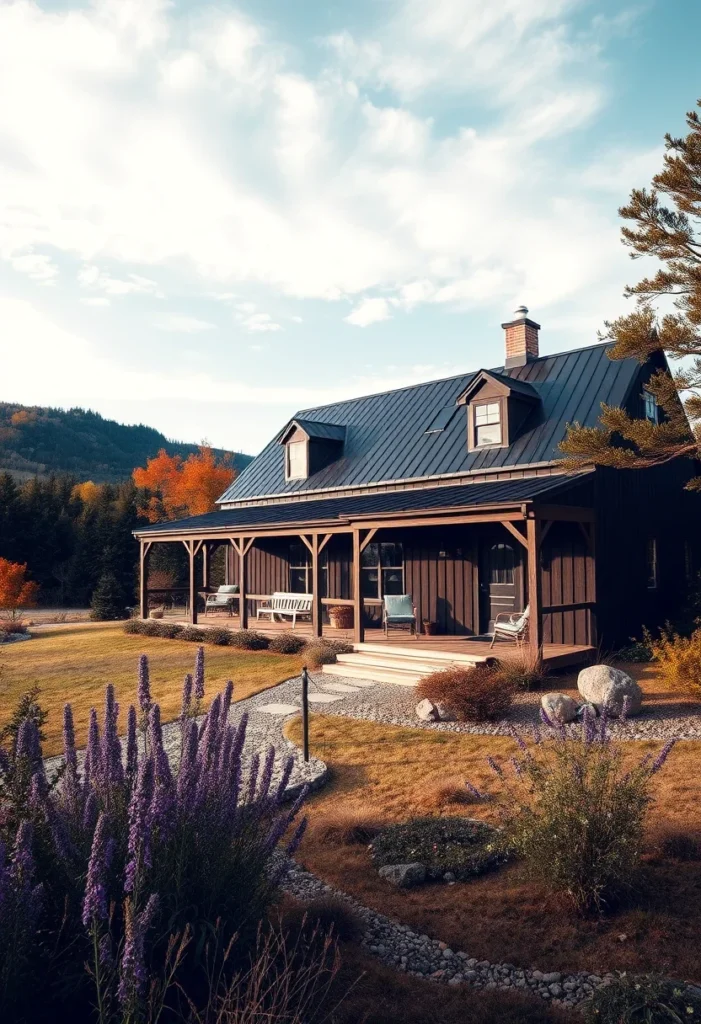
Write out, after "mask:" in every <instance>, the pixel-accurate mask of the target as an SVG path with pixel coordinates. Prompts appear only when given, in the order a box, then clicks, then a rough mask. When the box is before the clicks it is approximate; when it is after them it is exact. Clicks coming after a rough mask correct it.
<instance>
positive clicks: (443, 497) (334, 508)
mask: <svg viewBox="0 0 701 1024" xmlns="http://www.w3.org/2000/svg"><path fill="white" fill-rule="evenodd" d="M586 475H587V474H585V473H580V474H575V475H572V476H533V477H520V478H517V479H511V480H497V481H494V482H493V483H492V482H489V483H478V484H461V485H460V486H456V487H445V486H444V487H426V488H412V489H407V490H403V491H383V492H380V493H377V492H375V493H372V494H361V495H356V496H353V497H346V498H323V499H316V500H315V501H291V502H284V503H278V504H270V505H247V506H244V507H240V508H232V509H220V510H219V511H217V512H207V513H206V514H205V515H201V516H190V517H189V518H187V519H178V520H173V521H171V522H168V523H154V524H152V525H150V526H142V527H140V528H139V529H138V530H135V531H134V534H135V536H137V537H142V536H147V537H153V536H154V535H155V536H157V535H168V534H178V535H179V534H183V533H188V534H194V535H196V534H198V533H201V532H205V533H211V532H212V531H214V532H217V531H218V530H221V531H225V530H235V531H241V530H252V529H256V528H263V529H273V528H275V527H278V528H284V527H285V526H287V525H292V524H300V523H302V524H305V525H307V526H309V527H311V526H313V525H314V524H316V523H322V522H323V523H329V522H336V523H338V525H341V524H342V523H344V522H350V521H351V520H353V519H359V518H362V517H364V516H367V515H381V514H382V513H386V514H387V515H396V514H403V513H410V512H425V511H430V512H436V511H440V510H441V509H449V508H450V509H454V508H461V507H464V508H471V509H474V508H475V507H476V506H488V507H493V506H508V505H518V504H520V503H521V502H527V501H534V500H535V499H537V498H540V497H541V496H543V495H547V497H548V499H550V498H552V497H554V495H555V494H556V493H558V492H562V491H566V490H568V489H570V488H571V487H572V486H573V485H575V484H578V483H579V482H580V481H581V480H582V479H583V478H584V477H585V476H586Z"/></svg>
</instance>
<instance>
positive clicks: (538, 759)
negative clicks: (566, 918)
mask: <svg viewBox="0 0 701 1024" xmlns="http://www.w3.org/2000/svg"><path fill="white" fill-rule="evenodd" d="M624 710H625V709H624ZM542 717H543V721H544V724H545V725H546V726H547V728H548V734H549V735H548V736H547V742H543V737H542V736H541V734H540V731H539V730H536V731H535V735H534V740H533V742H532V743H531V744H527V743H525V742H524V740H523V739H522V738H521V737H520V736H518V735H516V734H515V735H516V740H517V742H518V745H519V747H520V751H521V752H520V755H519V756H517V757H513V758H511V760H510V761H509V762H507V763H499V762H497V761H496V760H495V759H494V758H488V763H489V766H490V768H491V769H492V771H493V772H494V774H495V776H496V778H497V780H498V782H499V785H500V789H501V794H500V796H501V799H502V804H501V813H502V817H503V826H504V833H503V834H504V842H505V845H506V847H507V848H508V850H509V851H510V852H512V853H515V854H516V855H518V856H520V857H522V858H523V859H524V861H525V862H526V864H527V865H528V866H529V868H530V869H531V871H532V872H533V873H534V874H537V875H538V876H539V877H541V878H542V879H544V880H545V881H546V883H547V884H548V886H549V887H550V888H551V889H552V890H553V891H555V892H558V893H560V894H563V895H564V896H566V897H567V899H568V900H569V901H570V902H571V903H572V904H573V905H574V907H575V908H576V909H577V910H578V911H580V912H587V911H596V912H601V911H603V910H605V909H606V908H607V907H608V906H609V905H610V904H611V901H612V900H613V899H614V898H615V897H617V896H618V895H619V894H620V893H621V892H622V891H623V890H624V889H626V888H628V887H630V886H631V885H632V882H633V879H634V876H635V872H636V870H637V868H638V865H639V862H640V855H641V843H642V836H643V826H644V821H645V815H646V813H647V809H648V806H649V804H650V801H651V796H650V785H651V780H652V777H653V776H654V775H655V774H656V773H657V772H658V771H659V770H660V768H661V767H662V765H663V764H664V762H665V761H666V759H667V756H668V754H669V752H670V750H671V748H672V745H673V741H672V742H670V743H668V744H667V745H666V746H665V747H664V748H663V749H662V751H661V752H660V754H659V755H658V757H657V758H656V759H654V760H653V759H652V758H651V757H650V755H647V756H646V757H644V758H643V760H642V761H641V762H640V763H639V764H638V765H637V766H635V767H633V768H626V766H625V765H624V763H623V752H622V748H621V746H620V745H619V744H616V743H613V742H611V740H610V739H609V737H608V734H607V716H606V713H605V712H604V713H603V714H602V716H601V718H600V719H596V718H593V717H592V716H591V715H589V714H588V713H585V716H584V719H583V722H582V729H581V735H576V734H574V733H572V732H568V731H567V730H566V729H565V728H564V727H562V726H558V725H555V724H554V723H553V722H551V721H550V720H549V719H548V718H547V715H545V713H544V712H543V713H542Z"/></svg>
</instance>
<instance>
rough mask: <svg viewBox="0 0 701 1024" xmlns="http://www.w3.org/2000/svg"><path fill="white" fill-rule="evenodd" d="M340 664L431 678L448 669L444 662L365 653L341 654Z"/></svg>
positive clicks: (339, 657) (339, 656)
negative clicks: (391, 670) (385, 669)
mask: <svg viewBox="0 0 701 1024" xmlns="http://www.w3.org/2000/svg"><path fill="white" fill-rule="evenodd" d="M338 663H339V664H341V665H363V666H372V667H373V668H381V669H384V668H389V669H398V670H400V671H402V672H411V673H412V675H420V676H429V675H431V673H432V672H437V671H439V670H440V669H441V668H446V663H445V662H444V661H431V660H430V659H427V660H423V659H422V660H421V661H419V660H418V658H402V657H401V656H399V655H385V654H369V653H366V652H365V651H362V652H358V653H357V654H339V655H338Z"/></svg>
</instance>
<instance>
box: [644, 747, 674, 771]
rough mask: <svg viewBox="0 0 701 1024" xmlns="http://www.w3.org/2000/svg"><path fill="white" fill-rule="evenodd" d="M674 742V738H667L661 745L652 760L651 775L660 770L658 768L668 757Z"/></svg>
mask: <svg viewBox="0 0 701 1024" xmlns="http://www.w3.org/2000/svg"><path fill="white" fill-rule="evenodd" d="M676 742H677V741H676V739H673V740H668V741H667V742H666V743H665V745H664V746H663V747H662V750H661V751H660V752H659V754H658V755H657V757H656V758H655V760H654V761H653V762H652V767H651V768H650V774H651V775H655V774H656V773H657V772H658V771H659V770H660V768H661V767H662V766H663V764H664V763H665V761H666V760H667V758H668V757H669V754H670V751H671V750H672V747H673V746H674V744H675V743H676Z"/></svg>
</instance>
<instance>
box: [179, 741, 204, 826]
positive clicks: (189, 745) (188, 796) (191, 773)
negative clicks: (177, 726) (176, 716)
mask: <svg viewBox="0 0 701 1024" xmlns="http://www.w3.org/2000/svg"><path fill="white" fill-rule="evenodd" d="M184 729H185V731H184V734H183V749H182V756H181V758H180V767H179V769H178V802H179V804H180V807H181V808H182V809H183V810H188V809H189V808H190V806H191V804H192V800H193V797H194V794H195V792H196V790H197V779H198V768H197V746H198V742H199V739H198V731H197V726H196V725H195V723H194V722H193V721H187V722H186V723H185V726H184Z"/></svg>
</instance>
